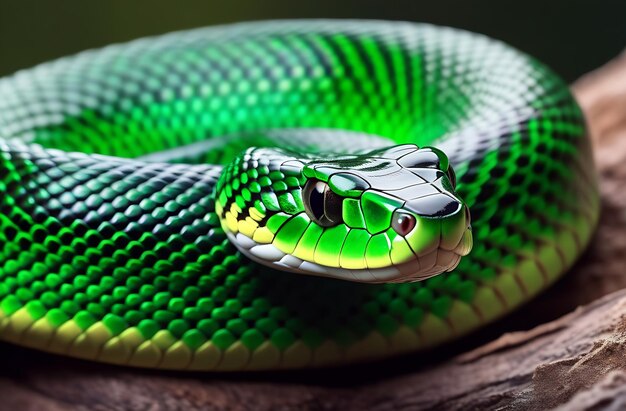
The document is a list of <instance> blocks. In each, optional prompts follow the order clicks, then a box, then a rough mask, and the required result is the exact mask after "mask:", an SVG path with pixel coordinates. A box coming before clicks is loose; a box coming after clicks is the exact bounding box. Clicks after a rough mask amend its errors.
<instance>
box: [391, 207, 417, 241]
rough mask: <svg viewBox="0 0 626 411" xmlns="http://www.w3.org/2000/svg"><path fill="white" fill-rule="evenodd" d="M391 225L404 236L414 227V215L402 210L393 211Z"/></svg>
mask: <svg viewBox="0 0 626 411" xmlns="http://www.w3.org/2000/svg"><path fill="white" fill-rule="evenodd" d="M391 227H393V229H394V230H395V231H396V233H398V234H400V235H401V236H402V237H404V236H406V235H407V234H409V233H410V232H411V231H413V229H414V228H415V217H413V216H412V215H411V214H407V213H404V212H402V211H395V212H394V213H393V217H392V219H391Z"/></svg>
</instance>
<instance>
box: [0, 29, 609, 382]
mask: <svg viewBox="0 0 626 411" xmlns="http://www.w3.org/2000/svg"><path fill="white" fill-rule="evenodd" d="M0 138H1V140H0V191H1V192H2V196H0V227H1V229H0V244H1V247H0V337H1V338H2V339H3V340H5V341H9V342H12V343H15V344H19V345H23V346H27V347H32V348H36V349H40V350H45V351H49V352H53V353H57V354H62V355H68V356H73V357H79V358H83V359H89V360H95V361H102V362H109V363H115V364H124V365H130V366H138V367H152V368H166V369H188V370H238V371H239V370H263V369H266V370H267V369H278V368H306V367H322V366H329V365H340V364H347V363H352V362H358V361H366V360H372V359H378V358H385V357H389V356H393V355H397V354H400V353H406V352H413V351H417V350H421V349H425V348H428V347H433V346H435V345H439V344H442V343H444V342H445V341H449V340H451V339H452V338H456V337H458V336H460V335H463V334H466V333H468V332H469V331H472V330H474V329H476V328H478V327H479V326H482V325H484V324H486V323H488V322H490V321H493V320H494V319H496V318H498V317H500V316H502V315H504V314H505V313H507V312H510V311H511V310H512V309H514V308H516V307H518V306H519V305H521V304H522V303H524V302H526V301H528V300H529V299H530V298H531V297H533V296H534V295H536V294H537V293H539V292H540V291H542V290H544V289H545V288H546V287H547V286H548V285H549V284H551V283H553V282H554V281H555V280H556V279H557V278H558V277H559V276H560V275H561V274H563V273H564V272H565V271H566V270H567V269H568V267H570V266H571V265H572V264H573V262H574V261H575V260H576V258H577V257H578V256H579V255H580V253H581V252H582V250H583V249H584V248H585V246H586V245H587V243H588V242H589V239H590V236H591V234H592V231H593V228H594V225H595V223H596V221H597V217H598V204H599V199H598V193H597V185H596V181H595V175H594V172H593V163H592V157H591V150H590V144H589V141H588V139H587V137H586V129H585V125H584V120H583V117H582V114H581V111H580V109H579V107H578V106H577V104H576V102H575V100H574V99H573V97H572V96H571V94H570V92H569V90H568V87H567V86H566V84H564V83H563V82H562V81H561V80H560V79H559V78H558V77H557V76H556V75H554V74H553V73H552V72H551V71H550V70H549V69H547V68H546V67H545V66H543V65H542V64H540V63H538V62H537V61H535V60H534V59H532V58H530V57H528V56H526V55H525V54H523V53H520V52H518V51H516V50H513V49H512V48H510V47H508V46H506V45H504V44H502V43H500V42H498V41H495V40H491V39H488V38H486V37H485V36H481V35H478V34H471V33H467V32H464V31H461V30H455V29H450V28H442V27H435V26H430V25H425V24H413V23H404V22H380V21H332V20H331V21H327V20H311V21H308V20H307V21H273V22H254V23H240V24H232V25H227V26H218V27H212V28H204V29H195V30H190V31H185V32H177V33H172V34H167V35H163V36H159V37H154V38H147V39H140V40H136V41H132V42H130V43H127V44H121V45H113V46H109V47H105V48H103V49H100V50H93V51H86V52H83V53H80V54H78V55H76V56H72V57H67V58H62V59H59V60H56V61H53V62H49V63H45V64H42V65H39V66H37V67H35V68H32V69H28V70H23V71H20V72H18V73H16V74H14V75H12V76H9V77H6V78H3V79H0ZM470 250H471V251H470ZM416 280H421V281H416Z"/></svg>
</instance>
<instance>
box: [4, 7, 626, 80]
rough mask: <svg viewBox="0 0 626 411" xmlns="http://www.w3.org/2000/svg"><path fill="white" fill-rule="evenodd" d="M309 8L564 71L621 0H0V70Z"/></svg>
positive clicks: (625, 25)
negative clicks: (424, 31)
mask: <svg viewBox="0 0 626 411" xmlns="http://www.w3.org/2000/svg"><path fill="white" fill-rule="evenodd" d="M306 17H343V18H348V17H352V18H379V19H392V20H411V21H422V22H431V23H436V24H443V25H448V26H455V27H462V28H466V29H469V30H472V31H477V32H481V33H484V34H487V35H489V36H492V37H496V38H499V39H502V40H504V41H506V42H508V43H510V44H512V45H514V46H516V47H517V48H520V49H522V50H524V51H526V52H528V53H530V54H532V55H534V56H536V57H538V58H539V59H541V60H542V61H544V62H546V63H548V64H549V65H550V66H552V67H553V68H554V69H555V70H557V71H558V72H559V73H560V74H561V75H562V76H564V77H565V78H566V79H567V80H568V81H573V80H574V79H576V78H577V77H578V76H580V75H581V74H583V73H585V72H587V71H589V70H591V69H593V68H595V67H597V66H599V65H601V64H603V63H604V62H606V61H607V60H608V59H610V58H611V57H613V56H615V55H616V54H617V53H619V52H620V50H621V49H622V48H623V47H625V46H626V0H615V1H609V0H605V1H592V0H586V1H577V0H571V1H566V0H563V1H559V0H540V1H537V0H518V1H507V0H500V1H487V0H480V1H479V0H467V1H463V0H457V1H452V0H428V1H426V0H413V1H406V2H398V1H391V0H387V1H377V2H373V1H372V2H367V1H341V0H335V1H297V0H292V1H288V0H271V1H270V0H267V1H263V0H256V1H235V0H229V1H208V0H205V1H195V0H170V1H155V0H152V1H150V0H108V1H107V0H40V1H35V0H26V1H24V0H0V75H6V74H9V73H12V72H14V71H16V70H18V69H20V68H25V67H29V66H32V65H34V64H37V63H39V62H42V61H45V60H50V59H52V58H54V57H58V56H62V55H66V54H70V53H74V52H77V51H80V50H84V49H87V48H92V47H99V46H103V45H106V44H110V43H114V42H120V41H125V40H129V39H133V38H137V37H141V36H146V35H152V34H159V33H165V32H168V31H172V30H179V29H184V28H189V27H198V26H205V25H212V24H219V23H225V22H233V21H242V20H259V19H270V18H306Z"/></svg>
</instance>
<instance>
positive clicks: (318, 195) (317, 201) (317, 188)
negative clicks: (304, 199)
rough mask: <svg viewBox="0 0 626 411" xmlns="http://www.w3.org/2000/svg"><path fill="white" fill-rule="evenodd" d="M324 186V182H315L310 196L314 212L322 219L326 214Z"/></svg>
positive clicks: (316, 216)
mask: <svg viewBox="0 0 626 411" xmlns="http://www.w3.org/2000/svg"><path fill="white" fill-rule="evenodd" d="M324 188H325V185H324V183H322V182H317V183H315V185H314V186H313V189H312V190H311V195H310V197H309V204H310V205H311V211H312V212H313V215H314V216H315V218H316V219H318V220H320V219H321V218H322V217H323V216H324Z"/></svg>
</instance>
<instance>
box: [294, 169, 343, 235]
mask: <svg viewBox="0 0 626 411" xmlns="http://www.w3.org/2000/svg"><path fill="white" fill-rule="evenodd" d="M302 202H303V203H304V210H305V211H306V213H307V215H308V216H309V218H310V219H311V220H312V221H314V222H315V223H317V224H319V225H321V226H322V227H332V226H334V225H337V224H339V223H341V221H342V218H341V211H342V210H341V208H342V202H343V198H341V196H339V195H338V194H337V193H335V192H334V191H332V190H331V189H330V187H329V186H328V184H326V183H325V182H323V181H319V180H315V179H310V180H309V181H307V182H306V184H305V185H304V189H303V190H302Z"/></svg>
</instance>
